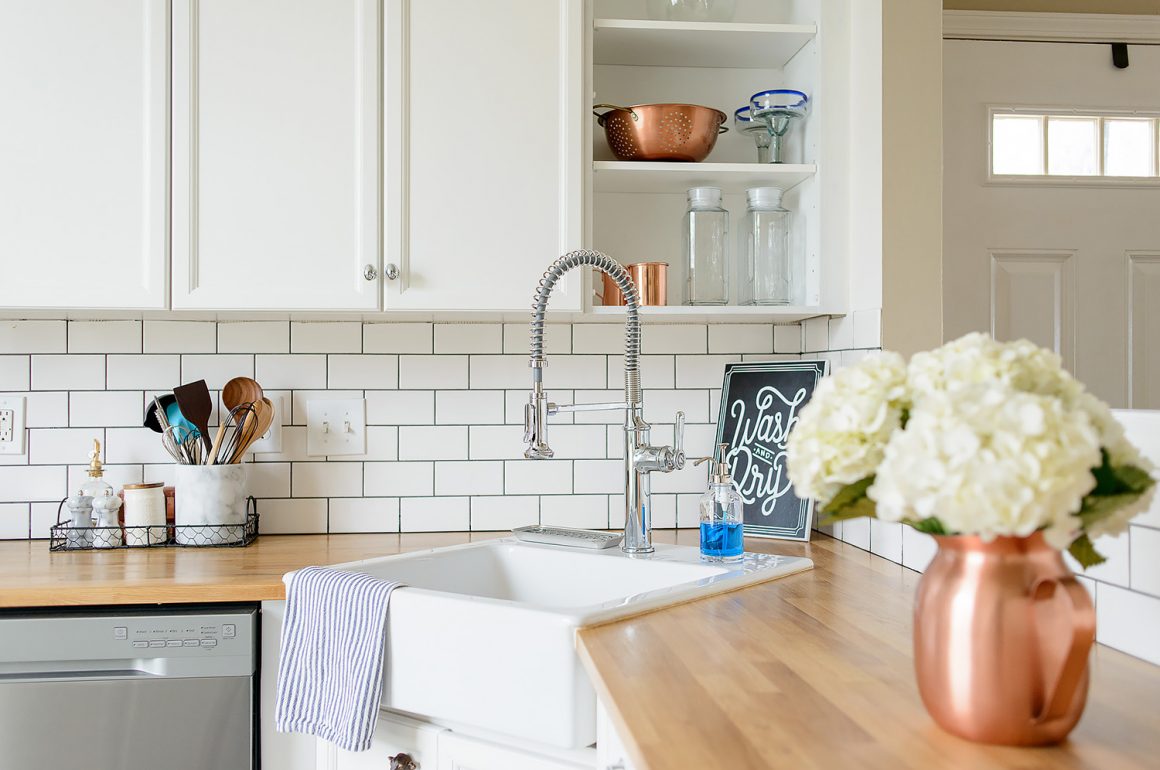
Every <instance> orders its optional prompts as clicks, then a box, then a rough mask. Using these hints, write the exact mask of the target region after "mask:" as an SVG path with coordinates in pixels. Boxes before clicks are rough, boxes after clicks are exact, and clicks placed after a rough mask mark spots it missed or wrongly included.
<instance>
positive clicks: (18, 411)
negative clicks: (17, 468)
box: [0, 396, 25, 455]
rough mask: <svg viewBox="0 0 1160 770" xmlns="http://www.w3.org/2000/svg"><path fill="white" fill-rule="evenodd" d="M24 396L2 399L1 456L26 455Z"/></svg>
mask: <svg viewBox="0 0 1160 770" xmlns="http://www.w3.org/2000/svg"><path fill="white" fill-rule="evenodd" d="M24 403H25V399H24V396H10V397H6V398H0V455H22V454H24V433H25V430H24V425H25V417H24Z"/></svg>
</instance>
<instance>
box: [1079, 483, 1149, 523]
mask: <svg viewBox="0 0 1160 770" xmlns="http://www.w3.org/2000/svg"><path fill="white" fill-rule="evenodd" d="M1141 494H1143V493H1142V492H1123V493H1121V494H1118V495H1088V496H1087V497H1085V498H1084V499H1083V507H1081V508H1080V510H1079V513H1078V514H1077V515H1078V516H1079V519H1080V521H1082V522H1083V528H1084V529H1089V528H1090V527H1091V525H1093V524H1095V523H1096V522H1098V521H1102V520H1103V519H1106V518H1107V517H1109V516H1111V515H1112V514H1114V513H1115V512H1116V511H1118V510H1120V509H1121V508H1123V507H1124V506H1125V505H1131V504H1132V503H1134V502H1136V500H1138V499H1139V498H1140V495H1141Z"/></svg>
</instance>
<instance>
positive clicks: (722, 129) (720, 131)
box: [717, 125, 729, 134]
mask: <svg viewBox="0 0 1160 770" xmlns="http://www.w3.org/2000/svg"><path fill="white" fill-rule="evenodd" d="M728 130H729V126H724V125H722V126H717V133H718V134H724V133H725V132H726V131H728Z"/></svg>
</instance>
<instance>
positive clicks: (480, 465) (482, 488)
mask: <svg viewBox="0 0 1160 770" xmlns="http://www.w3.org/2000/svg"><path fill="white" fill-rule="evenodd" d="M435 494H437V495H468V496H471V495H502V494H503V463H502V462H499V461H498V460H492V461H486V462H485V461H479V460H471V461H466V460H465V461H459V462H437V463H435Z"/></svg>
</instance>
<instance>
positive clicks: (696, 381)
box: [677, 355, 739, 388]
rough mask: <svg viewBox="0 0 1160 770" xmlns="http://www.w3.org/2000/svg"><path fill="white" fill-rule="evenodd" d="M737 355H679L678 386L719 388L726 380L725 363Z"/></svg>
mask: <svg viewBox="0 0 1160 770" xmlns="http://www.w3.org/2000/svg"><path fill="white" fill-rule="evenodd" d="M738 360H739V358H738V357H737V356H734V355H725V356H677V387H678V388H719V387H721V384H722V383H723V382H724V381H725V364H731V363H736V362H737V361H738Z"/></svg>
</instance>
